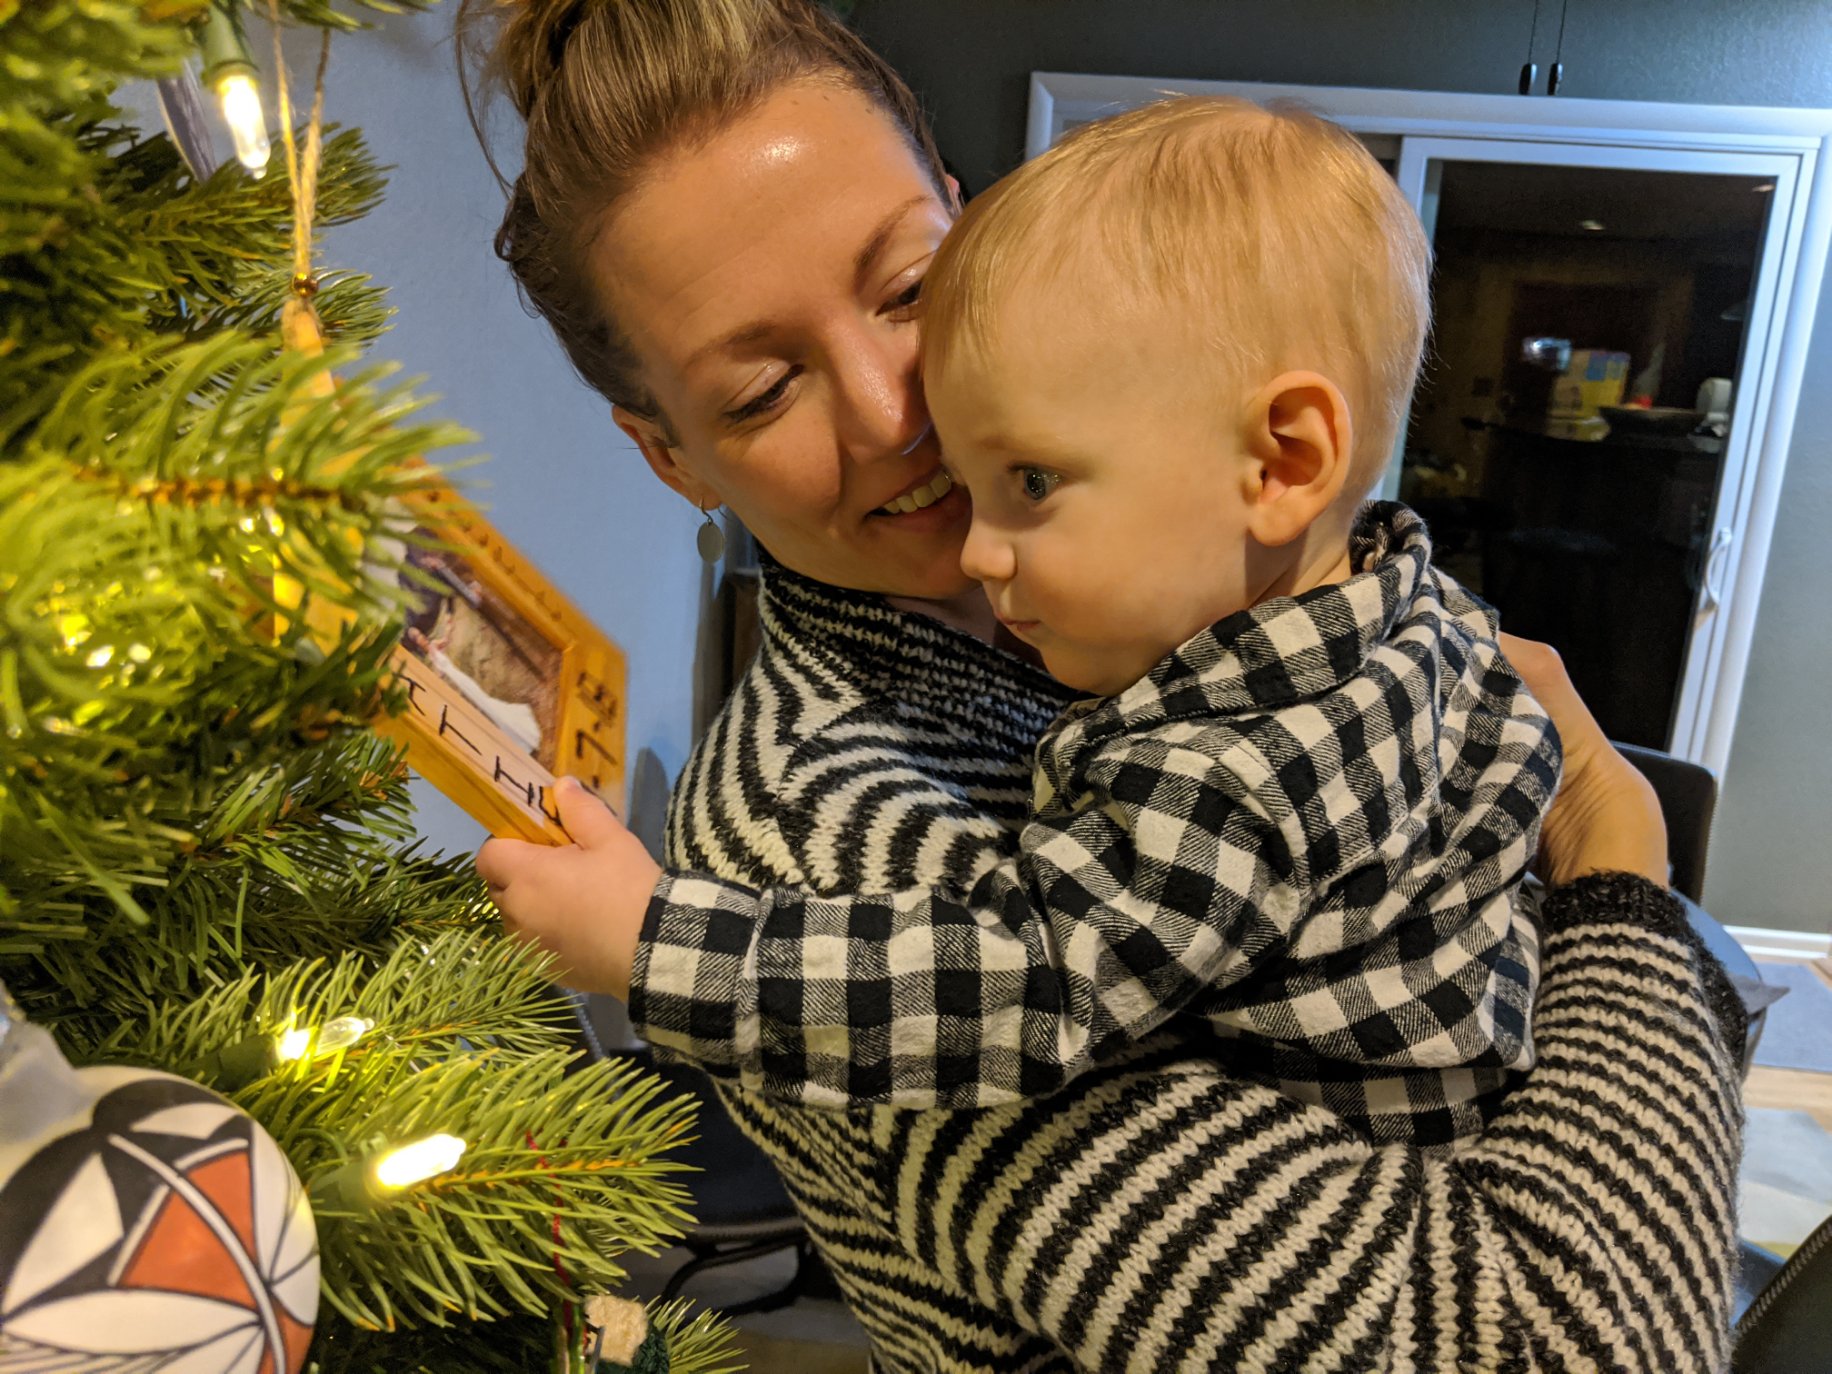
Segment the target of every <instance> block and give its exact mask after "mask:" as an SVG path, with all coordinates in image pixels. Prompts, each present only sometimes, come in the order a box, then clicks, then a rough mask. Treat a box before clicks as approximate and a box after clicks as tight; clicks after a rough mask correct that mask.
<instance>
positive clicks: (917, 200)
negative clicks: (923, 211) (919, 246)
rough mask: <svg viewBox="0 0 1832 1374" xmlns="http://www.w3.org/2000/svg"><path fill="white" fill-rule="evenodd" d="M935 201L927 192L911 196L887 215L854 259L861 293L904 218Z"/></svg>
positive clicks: (854, 273)
mask: <svg viewBox="0 0 1832 1374" xmlns="http://www.w3.org/2000/svg"><path fill="white" fill-rule="evenodd" d="M934 199H935V197H934V195H933V194H932V193H930V192H927V191H925V192H923V193H922V194H921V195H915V196H911V197H910V198H909V199H908V200H906V201H904V202H903V204H901V205H899V206H898V207H897V208H896V209H895V210H892V211H891V212H890V213H889V214H888V215H886V216H885V217H884V219H883V221H882V222H881V223H880V224H879V225H878V227H877V228H876V229H874V230H872V234H871V237H870V238H868V239H866V240H865V243H864V245H863V246H862V247H861V248H860V249H859V253H858V256H857V257H856V258H854V259H853V279H854V281H855V282H856V283H857V285H858V288H859V289H860V290H861V291H862V290H864V289H865V286H866V278H867V277H868V276H869V275H870V273H871V270H872V267H873V266H874V265H875V264H876V263H877V261H878V257H879V255H880V254H882V253H883V252H884V249H885V246H886V245H887V244H889V243H890V241H891V235H892V234H895V233H896V232H897V229H898V226H899V225H901V224H902V223H903V221H904V217H905V216H907V215H908V214H909V213H910V211H911V210H913V209H915V208H916V207H917V206H918V205H927V204H929V203H930V202H932V201H933V200H934Z"/></svg>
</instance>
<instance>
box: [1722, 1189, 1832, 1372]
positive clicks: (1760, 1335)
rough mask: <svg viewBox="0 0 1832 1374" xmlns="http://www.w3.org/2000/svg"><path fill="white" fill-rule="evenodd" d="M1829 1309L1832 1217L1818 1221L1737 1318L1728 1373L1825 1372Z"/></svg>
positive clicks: (1830, 1363) (1830, 1351)
mask: <svg viewBox="0 0 1832 1374" xmlns="http://www.w3.org/2000/svg"><path fill="white" fill-rule="evenodd" d="M1764 1253H1766V1252H1764ZM1770 1258H1771V1259H1772V1258H1773V1257H1772V1256H1771V1257H1770ZM1828 1313H1832V1218H1828V1219H1827V1220H1825V1221H1822V1222H1820V1224H1819V1227H1818V1229H1817V1230H1815V1231H1814V1232H1813V1234H1812V1235H1810V1236H1808V1237H1807V1238H1806V1240H1805V1241H1803V1242H1802V1243H1801V1246H1800V1248H1799V1249H1798V1250H1796V1251H1795V1252H1794V1256H1793V1258H1792V1259H1790V1260H1789V1261H1788V1262H1787V1264H1786V1265H1784V1266H1782V1267H1781V1269H1780V1272H1779V1273H1777V1274H1776V1275H1775V1276H1774V1277H1772V1278H1771V1279H1769V1281H1768V1283H1767V1284H1766V1286H1764V1287H1763V1288H1762V1291H1761V1294H1760V1296H1758V1297H1757V1298H1756V1300H1755V1301H1754V1302H1753V1303H1751V1304H1750V1305H1749V1307H1748V1309H1747V1310H1746V1311H1745V1312H1744V1313H1743V1314H1742V1316H1741V1318H1740V1319H1739V1320H1738V1321H1737V1327H1736V1347H1735V1349H1734V1350H1733V1351H1732V1352H1731V1356H1730V1368H1731V1374H1823V1372H1824V1371H1825V1370H1827V1369H1832V1322H1829V1321H1828V1320H1827V1314H1828Z"/></svg>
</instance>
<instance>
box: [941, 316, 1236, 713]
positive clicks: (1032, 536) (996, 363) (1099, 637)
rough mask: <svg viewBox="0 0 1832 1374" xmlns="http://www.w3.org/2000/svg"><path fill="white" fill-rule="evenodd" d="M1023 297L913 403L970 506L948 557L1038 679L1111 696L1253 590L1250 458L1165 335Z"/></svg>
mask: <svg viewBox="0 0 1832 1374" xmlns="http://www.w3.org/2000/svg"><path fill="white" fill-rule="evenodd" d="M1034 294H1035V297H1036V298H1035V299H1034V300H1027V301H1024V302H1021V303H1019V302H1014V303H1013V305H1012V306H1011V307H1010V308H1009V309H1008V310H1007V312H1006V313H1005V314H1004V316H1003V317H1002V319H1001V325H1000V330H999V333H1000V337H999V339H998V340H997V342H996V344H995V345H994V346H992V347H989V348H987V349H979V348H974V347H971V346H968V347H963V348H961V349H958V350H955V351H954V352H953V354H952V355H951V356H950V357H949V358H948V359H947V361H946V364H945V365H944V366H941V367H930V368H927V369H925V374H924V384H925V386H926V389H927V394H928V401H929V410H930V413H931V415H932V416H933V418H934V421H935V427H936V431H937V433H938V434H939V435H940V437H941V443H942V461H943V462H944V463H945V465H946V466H947V469H948V471H949V472H950V473H951V474H952V475H953V477H954V478H955V480H956V481H958V482H961V483H964V484H965V486H966V487H967V489H968V491H969V493H970V495H971V498H972V502H973V526H972V530H971V532H970V533H969V534H968V536H967V543H966V546H965V548H964V550H963V551H962V554H961V567H962V568H963V569H964V570H965V571H966V573H967V575H968V576H970V577H973V578H976V579H978V580H979V581H980V582H982V583H983V584H984V585H985V588H986V594H987V597H988V598H989V599H990V600H991V602H992V607H993V610H994V611H995V612H996V613H997V615H998V617H999V619H1000V620H1001V621H1003V622H1004V623H1005V624H1006V625H1007V626H1008V627H1009V628H1010V629H1011V630H1012V631H1013V632H1014V633H1015V634H1017V635H1018V637H1019V638H1021V639H1023V640H1024V641H1025V642H1027V643H1029V644H1031V645H1034V646H1035V647H1036V648H1037V650H1038V651H1039V652H1040V653H1041V654H1042V655H1043V660H1044V663H1045V665H1046V666H1047V667H1048V668H1049V670H1050V672H1051V673H1052V674H1054V675H1055V676H1056V677H1057V678H1059V679H1061V680H1062V681H1063V682H1065V683H1067V684H1068V685H1069V686H1071V687H1074V688H1077V689H1078V690H1080V691H1084V692H1090V693H1095V694H1099V695H1112V694H1114V693H1117V692H1119V691H1122V690H1124V689H1125V688H1126V687H1128V686H1130V685H1131V684H1132V683H1134V682H1136V681H1138V679H1139V678H1141V677H1143V676H1144V675H1145V674H1146V673H1147V672H1148V671H1150V669H1151V668H1152V666H1153V665H1154V664H1156V663H1157V661H1158V660H1159V659H1161V658H1163V657H1164V656H1165V655H1166V654H1167V653H1169V652H1170V651H1171V650H1172V649H1175V648H1176V647H1177V646H1178V645H1180V644H1182V643H1183V642H1184V641H1186V640H1188V639H1189V638H1190V637H1191V636H1193V635H1195V634H1196V633H1198V632H1199V631H1201V630H1203V629H1205V628H1207V627H1208V626H1209V625H1211V624H1213V623H1214V622H1215V621H1217V620H1220V619H1221V618H1223V617H1224V616H1227V615H1231V614H1233V613H1234V612H1235V611H1238V610H1241V609H1243V608H1245V607H1247V606H1249V605H1251V604H1253V602H1254V601H1255V600H1256V599H1257V598H1258V596H1259V594H1260V592H1261V591H1262V590H1263V588H1264V586H1265V585H1266V582H1267V580H1268V574H1267V571H1266V566H1265V559H1264V554H1265V550H1263V549H1261V548H1259V546H1257V545H1256V544H1255V543H1254V542H1253V541H1252V539H1251V538H1250V536H1249V535H1248V532H1247V519H1248V511H1249V507H1248V491H1249V488H1248V487H1247V486H1246V485H1244V481H1245V478H1246V475H1247V469H1248V467H1249V466H1250V465H1251V461H1252V460H1251V458H1250V457H1249V456H1248V455H1247V454H1246V453H1245V451H1244V442H1243V438H1242V434H1241V426H1240V409H1241V407H1240V406H1239V405H1236V404H1234V403H1233V402H1232V401H1231V399H1230V398H1231V397H1232V396H1233V392H1232V390H1231V389H1230V388H1229V387H1228V386H1226V385H1223V384H1218V381H1217V376H1216V370H1215V367H1214V363H1213V360H1212V358H1207V357H1205V356H1203V355H1202V350H1200V349H1197V348H1192V347H1190V346H1188V345H1187V344H1186V343H1185V342H1184V339H1185V337H1186V335H1184V334H1183V333H1182V332H1181V331H1179V332H1175V333H1173V332H1171V331H1169V330H1166V329H1164V328H1162V327H1157V326H1155V325H1154V323H1153V322H1150V321H1140V320H1137V319H1132V320H1121V321H1118V322H1114V321H1111V320H1108V321H1099V320H1095V319H1091V318H1089V317H1090V316H1091V315H1094V314H1096V313H1097V312H1096V311H1095V310H1092V309H1090V306H1089V303H1088V301H1087V300H1086V299H1085V298H1082V299H1075V298H1073V297H1070V298H1068V299H1060V298H1062V297H1064V296H1065V295H1066V294H1067V293H1065V292H1063V291H1060V290H1052V291H1044V292H1040V293H1034ZM1241 399H1242V401H1244V399H1245V398H1244V397H1243V398H1241Z"/></svg>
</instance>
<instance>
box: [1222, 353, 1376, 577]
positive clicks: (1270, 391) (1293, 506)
mask: <svg viewBox="0 0 1832 1374" xmlns="http://www.w3.org/2000/svg"><path fill="white" fill-rule="evenodd" d="M1247 406H1248V408H1247V415H1246V431H1247V453H1248V456H1249V457H1250V459H1251V460H1252V465H1251V468H1250V473H1249V477H1248V482H1247V485H1248V490H1247V503H1248V512H1247V529H1248V532H1249V533H1250V534H1252V536H1253V537H1254V538H1255V539H1256V540H1258V541H1259V542H1260V543H1261V544H1264V545H1266V546H1267V547H1269V548H1277V547H1279V546H1281V545H1284V544H1289V543H1290V542H1291V541H1292V540H1294V539H1296V538H1297V537H1298V536H1300V535H1301V534H1303V533H1304V532H1305V531H1306V530H1308V529H1309V528H1310V527H1311V526H1312V525H1313V524H1315V523H1316V522H1317V520H1318V519H1319V518H1321V517H1322V516H1323V515H1324V514H1325V513H1326V512H1327V511H1328V510H1329V509H1330V508H1331V507H1332V506H1334V505H1335V503H1336V501H1337V499H1338V498H1339V497H1341V495H1342V493H1343V489H1344V487H1346V486H1347V485H1348V483H1349V480H1350V478H1351V477H1352V475H1353V468H1354V455H1355V433H1354V424H1353V421H1352V419H1351V417H1350V414H1349V403H1348V400H1347V398H1345V397H1344V396H1343V394H1342V389H1341V388H1340V387H1338V386H1337V385H1336V384H1335V383H1334V382H1332V381H1331V380H1330V379H1329V378H1328V377H1325V376H1324V375H1323V374H1322V373H1319V372H1285V373H1281V374H1280V375H1279V376H1277V377H1274V378H1273V379H1272V380H1271V381H1270V382H1268V383H1266V385H1265V386H1263V387H1261V388H1260V389H1259V391H1258V392H1256V393H1255V394H1254V396H1253V399H1252V400H1251V401H1249V402H1248V403H1247Z"/></svg>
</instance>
